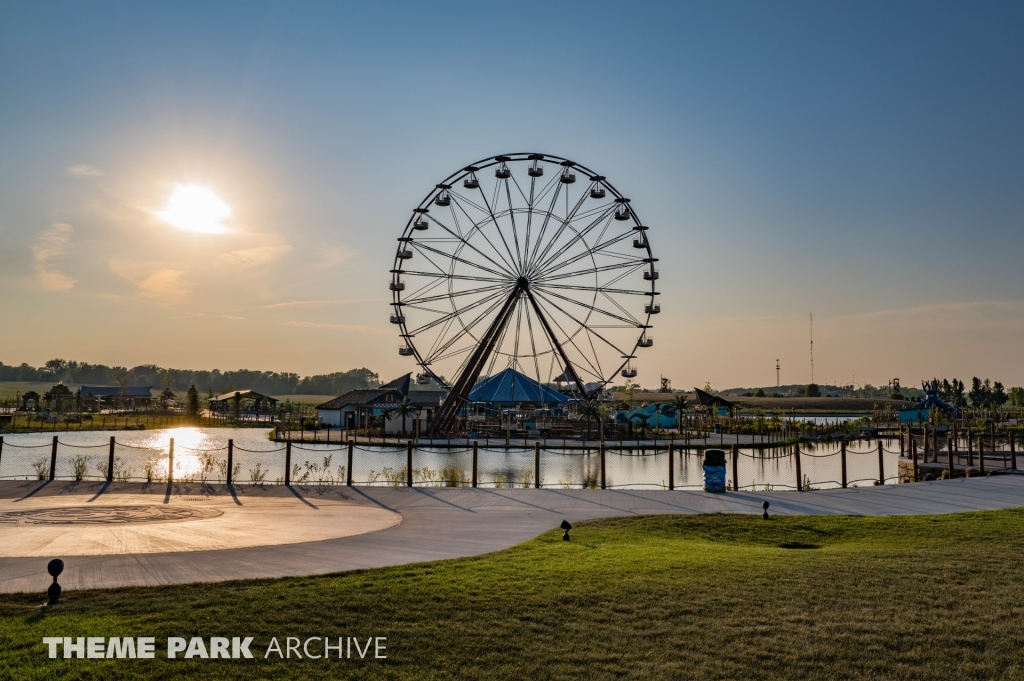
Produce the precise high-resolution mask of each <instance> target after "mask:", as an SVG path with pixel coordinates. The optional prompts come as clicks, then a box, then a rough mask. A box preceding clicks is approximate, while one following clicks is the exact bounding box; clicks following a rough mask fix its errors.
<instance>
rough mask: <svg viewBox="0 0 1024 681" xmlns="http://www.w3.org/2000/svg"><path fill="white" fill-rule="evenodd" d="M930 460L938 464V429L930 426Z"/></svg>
mask: <svg viewBox="0 0 1024 681" xmlns="http://www.w3.org/2000/svg"><path fill="white" fill-rule="evenodd" d="M932 460H933V461H935V463H938V462H939V427H938V426H932Z"/></svg>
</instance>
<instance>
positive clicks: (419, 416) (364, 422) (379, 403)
mask: <svg viewBox="0 0 1024 681" xmlns="http://www.w3.org/2000/svg"><path fill="white" fill-rule="evenodd" d="M411 383H412V374H411V373H409V374H406V375H405V376H402V377H400V378H396V379H395V380H393V381H391V382H390V383H387V384H385V385H382V386H381V387H379V388H368V389H362V390H350V391H349V392H347V393H345V394H344V395H341V396H340V397H335V398H334V399H333V400H329V401H327V402H324V403H323V404H321V405H319V406H318V407H317V408H316V414H317V420H318V421H319V422H320V423H321V424H322V425H325V426H331V427H333V428H345V429H346V430H354V429H356V428H366V427H367V426H373V427H376V426H379V425H380V422H379V420H380V419H382V418H383V419H384V424H383V425H384V432H385V433H392V434H394V433H401V432H402V429H403V423H402V421H403V419H402V417H401V416H398V415H397V414H395V413H394V411H393V410H395V409H397V408H398V405H400V404H401V403H402V400H405V399H408V400H409V402H411V403H412V404H413V405H415V407H416V412H415V414H410V415H408V416H406V417H405V419H404V420H405V424H404V428H405V432H406V433H412V432H415V428H418V429H419V430H420V431H422V430H423V429H425V428H426V427H427V424H428V423H430V421H431V419H432V418H433V417H434V413H435V412H436V411H437V409H438V407H440V406H441V402H443V401H444V398H445V397H447V396H448V391H446V390H412V391H411V390H409V387H410V385H411ZM388 412H391V414H392V416H391V418H390V419H388V418H385V416H386V414H387V413H388ZM415 422H418V426H416V427H414V425H413V424H414V423H415Z"/></svg>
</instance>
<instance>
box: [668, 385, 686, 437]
mask: <svg viewBox="0 0 1024 681" xmlns="http://www.w3.org/2000/svg"><path fill="white" fill-rule="evenodd" d="M672 406H673V407H675V410H676V426H677V427H678V428H679V432H680V433H682V432H683V412H685V411H686V408H687V407H688V406H690V401H689V400H688V399H686V395H684V394H682V393H679V394H678V395H676V396H675V397H673V398H672Z"/></svg>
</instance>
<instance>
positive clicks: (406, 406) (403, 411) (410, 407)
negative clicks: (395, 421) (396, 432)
mask: <svg viewBox="0 0 1024 681" xmlns="http://www.w3.org/2000/svg"><path fill="white" fill-rule="evenodd" d="M417 411H418V410H417V408H416V405H415V404H413V403H412V402H410V401H409V398H408V397H403V398H402V401H401V402H399V403H398V406H397V407H395V409H394V412H395V413H396V414H397V415H398V416H401V417H402V437H405V419H406V417H408V416H415V414H416V412H417Z"/></svg>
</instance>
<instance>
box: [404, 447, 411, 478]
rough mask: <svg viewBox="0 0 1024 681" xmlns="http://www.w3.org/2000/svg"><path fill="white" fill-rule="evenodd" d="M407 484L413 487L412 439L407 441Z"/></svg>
mask: <svg viewBox="0 0 1024 681" xmlns="http://www.w3.org/2000/svg"><path fill="white" fill-rule="evenodd" d="M405 459H406V462H405V486H406V487H412V440H409V441H408V442H406V443H405Z"/></svg>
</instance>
